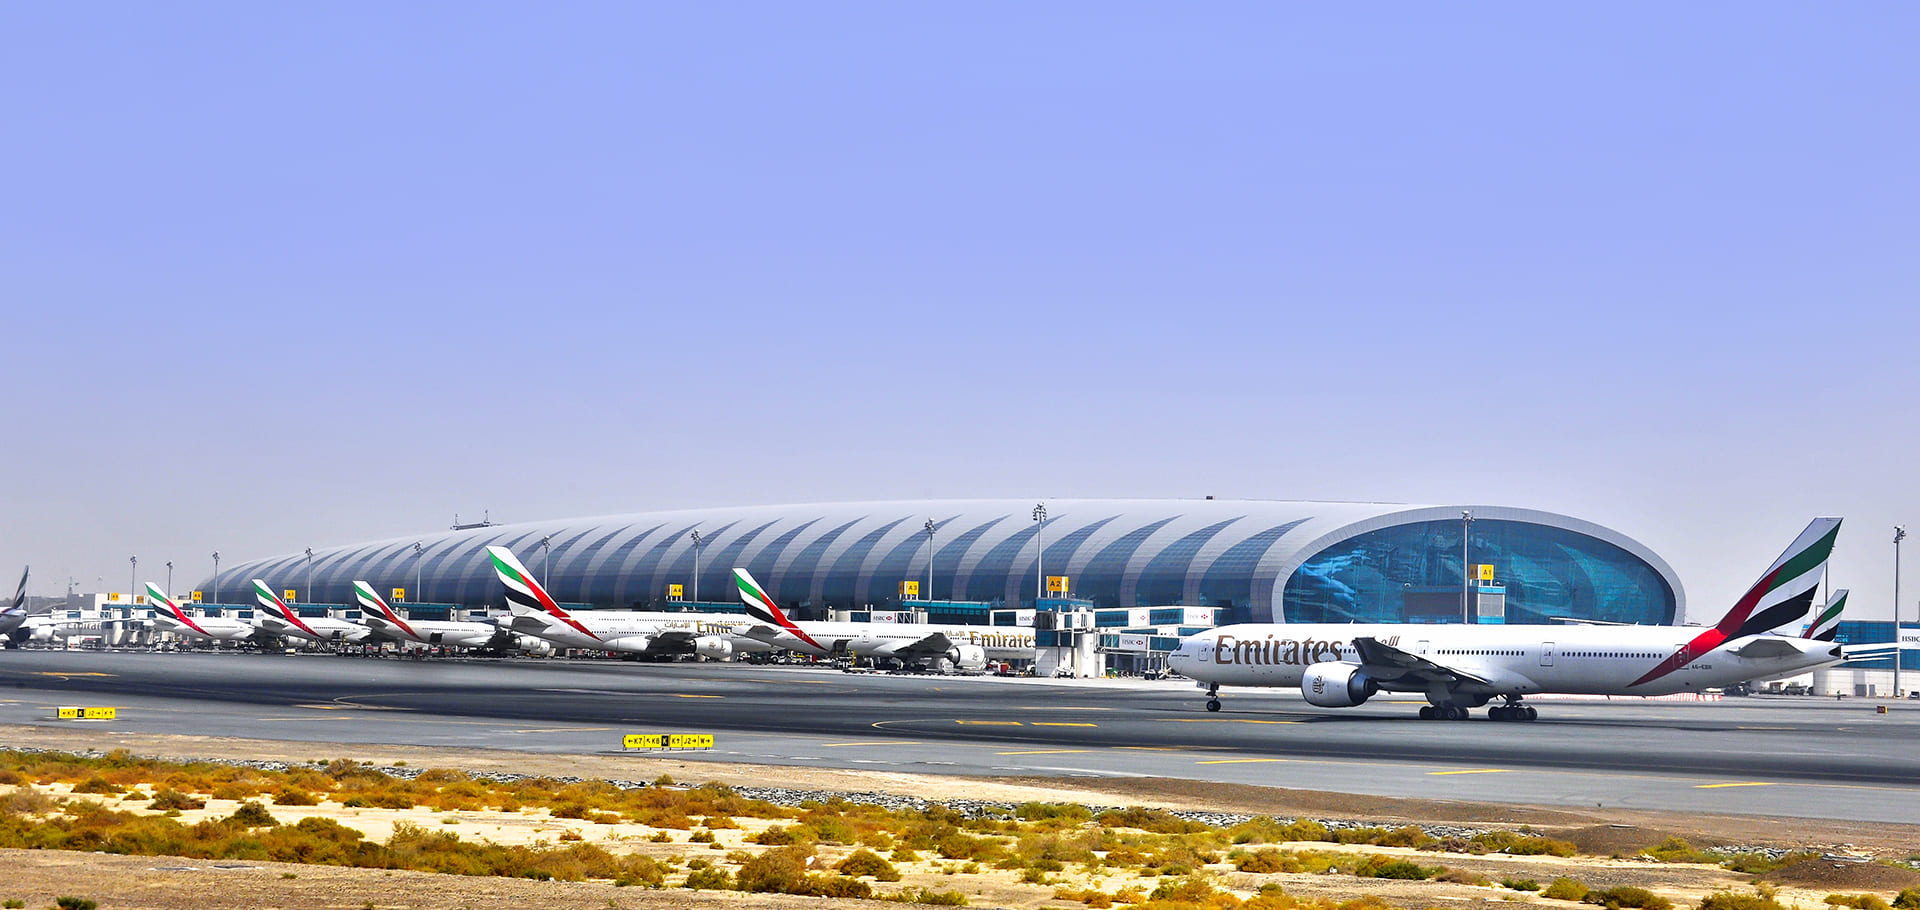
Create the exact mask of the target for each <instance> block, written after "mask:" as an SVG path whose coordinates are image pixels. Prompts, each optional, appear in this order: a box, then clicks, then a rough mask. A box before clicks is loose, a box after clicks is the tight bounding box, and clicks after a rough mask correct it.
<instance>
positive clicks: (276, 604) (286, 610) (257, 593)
mask: <svg viewBox="0 0 1920 910" xmlns="http://www.w3.org/2000/svg"><path fill="white" fill-rule="evenodd" d="M253 602H254V603H257V604H259V605H260V609H262V610H265V611H267V615H268V616H271V617H274V618H276V619H280V620H282V621H284V622H286V623H287V624H288V625H291V626H293V627H294V628H296V629H299V630H300V631H302V632H305V633H307V634H308V635H311V636H313V637H314V638H319V637H320V633H318V632H315V631H313V627H311V626H309V625H307V621H306V620H304V619H301V618H300V614H299V613H298V612H297V611H295V610H294V609H293V608H292V607H289V606H287V602H286V601H284V600H281V599H280V595H278V594H275V593H273V589H272V588H270V587H268V586H267V583H266V582H264V581H261V580H260V579H258V578H256V579H254V580H253Z"/></svg>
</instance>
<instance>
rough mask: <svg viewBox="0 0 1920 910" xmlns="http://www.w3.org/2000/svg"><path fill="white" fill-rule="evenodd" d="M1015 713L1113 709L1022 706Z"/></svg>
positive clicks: (1108, 709)
mask: <svg viewBox="0 0 1920 910" xmlns="http://www.w3.org/2000/svg"><path fill="white" fill-rule="evenodd" d="M1014 710H1015V711H1111V710H1113V709H1112V708H1095V707H1092V706H1089V705H1021V706H1020V707H1018V708H1015V709H1014Z"/></svg>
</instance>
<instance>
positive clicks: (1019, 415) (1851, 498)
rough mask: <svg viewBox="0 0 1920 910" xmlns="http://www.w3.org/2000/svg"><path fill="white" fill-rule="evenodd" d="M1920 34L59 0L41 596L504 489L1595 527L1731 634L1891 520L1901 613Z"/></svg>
mask: <svg viewBox="0 0 1920 910" xmlns="http://www.w3.org/2000/svg"><path fill="white" fill-rule="evenodd" d="M1916 34H1920V8H1917V7H1915V6H1913V5H1912V4H1899V3H1852V4H1841V5H1832V4H1798V3H1795V4H1788V3H1777V4H1770V3H1695V4H1678V5H1675V4H1653V3H1645V4H1625V5H1622V4H1586V5H1571V4H1548V5H1540V4H1518V3H1515V4H1480V5H1469V6H1459V5H1452V6H1433V5H1428V4H1398V5H1394V4H1389V5H1378V4H1376V5H1368V6H1363V7H1351V6H1338V5H1336V6H1327V5H1318V4H1270V3H1237V4H1235V3H1219V4H1206V5H1201V6H1199V7H1197V8H1196V7H1194V6H1192V5H1188V6H1176V5H1168V4H1124V3H1110V2H1100V3H1082V4H1069V3H1052V4H1030V3H952V4H944V5H937V4H919V3H872V4H856V3H764V4H754V3H728V4H680V5H672V6H668V5H642V4H633V3H618V4H585V3H565V4H552V5H541V6H530V5H525V4H475V3H448V4H440V5H435V4H400V5H396V4H376V3H341V4H264V5H263V4H242V3H235V4H228V5H216V4H203V3H183V4H165V5H140V4H118V5H110V6H98V5H84V4H82V5H74V4H10V5H7V6H5V7H0V93H3V94H0V101H3V102H4V104H0V110H3V111H4V116H5V118H6V122H7V127H6V129H5V131H4V135H5V137H6V139H5V141H4V143H0V163H3V164H4V167H5V171H4V172H5V175H6V177H5V196H4V211H5V217H0V281H4V289H3V290H0V293H4V297H5V300H6V307H5V309H6V313H7V318H6V321H5V330H4V331H5V339H6V340H5V349H6V352H7V354H6V360H7V372H8V374H9V375H10V376H11V377H13V380H12V382H11V383H10V384H9V387H8V388H9V394H8V395H7V396H6V399H7V404H6V409H7V411H6V420H5V431H4V432H6V434H7V435H8V437H9V438H10V442H8V443H7V444H6V445H5V446H4V449H5V454H4V455H0V464H3V465H4V468H5V470H4V471H3V472H0V475H3V476H0V484H4V492H5V498H4V507H3V509H0V512H3V517H0V571H6V570H5V568H4V567H5V565H7V564H18V563H20V562H32V563H33V564H34V566H35V567H36V571H37V572H38V573H39V577H40V581H39V583H38V584H37V585H36V588H37V590H39V591H40V592H42V593H54V592H56V591H58V590H62V589H64V586H65V582H66V577H67V576H68V575H72V576H74V577H76V578H78V579H80V588H81V590H91V589H94V588H95V587H96V584H95V583H94V579H95V578H96V577H101V578H104V579H105V581H104V582H103V583H102V584H101V585H100V587H104V589H106V590H122V589H124V587H125V585H126V578H127V568H128V565H127V556H128V555H129V554H138V555H139V557H140V559H141V565H142V567H143V574H145V575H148V576H149V577H153V578H156V579H157V578H159V577H161V575H162V574H163V572H164V570H163V569H162V568H161V563H163V562H164V561H166V560H168V559H172V560H174V561H176V563H177V564H178V565H179V567H180V569H179V571H178V572H177V573H176V578H177V580H178V585H177V586H184V585H186V584H190V583H192V582H193V581H195V580H198V579H199V578H201V577H203V576H204V575H205V574H206V573H207V570H208V569H209V568H210V565H209V560H208V558H207V554H209V553H210V552H212V551H213V550H215V549H219V550H221V551H222V553H223V555H225V556H226V557H227V558H229V559H236V560H237V559H240V558H245V557H251V556H259V555H268V554H273V553H282V552H289V551H294V550H298V549H299V548H300V547H302V546H306V545H310V544H311V545H315V546H319V545H328V544H337V543H348V542H354V541H359V540H367V539H373V538H378V537H384V536H392V535H402V534H410V533H415V532H418V531H423V530H429V529H434V528H441V527H444V526H446V525H447V524H448V523H449V522H450V521H451V519H452V516H453V513H455V512H459V513H460V514H461V515H462V516H463V517H468V516H478V514H479V513H480V512H481V510H482V509H490V510H491V511H492V514H493V516H494V517H495V518H496V519H505V520H528V519H540V518H559V517H566V516H575V515H588V514H603V513H610V512H622V511H635V510H641V509H651V508H668V507H693V506H700V505H740V504H753V503H777V502H798V501H831V500H843V499H881V498H919V497H924V496H1002V495H1006V496H1033V497H1035V498H1041V497H1070V496H1201V495H1207V494H1212V495H1217V496H1220V497H1223V498H1225V497H1247V498H1282V499H1315V498H1329V499H1372V500H1392V501H1409V502H1431V503H1456V502H1467V503H1491V504H1504V505H1515V506H1525V507H1532V508H1542V509H1549V510H1554V511H1560V512H1565V513H1568V514H1572V515H1575V516H1579V517H1582V518H1586V519H1590V520H1593V521H1598V522H1600V523H1602V524H1606V525H1609V526H1612V527H1615V528H1618V529H1620V530H1621V531H1624V532H1625V533H1627V534H1629V535H1631V536H1634V537H1636V538H1638V539H1640V540H1642V541H1644V542H1646V543H1647V544H1648V545H1650V546H1652V547H1653V548H1654V549H1656V550H1657V551H1659V552H1660V553H1662V554H1663V555H1665V556H1666V557H1667V558H1668V559H1669V560H1670V561H1671V562H1672V563H1673V565H1674V566H1675V568H1676V569H1677V570H1678V571H1679V572H1680V574H1681V575H1682V577H1683V579H1684V580H1685V582H1686V584H1687V588H1688V593H1689V600H1690V605H1691V608H1692V613H1693V618H1695V619H1703V618H1704V619H1706V620H1708V621H1711V619H1713V618H1715V617H1717V616H1718V614H1719V613H1720V612H1721V611H1722V609H1723V608H1724V606H1725V604H1726V603H1727V602H1728V601H1730V600H1731V599H1732V598H1733V597H1734V596H1735V595H1737V594H1738V592H1739V591H1740V590H1741V589H1742V588H1744V587H1745V586H1746V585H1747V583H1748V582H1750V581H1751V580H1752V579H1753V577H1754V576H1755V575H1756V574H1757V573H1758V572H1759V571H1760V569H1762V568H1763V567H1764V566H1765V565H1766V563H1767V562H1768V561H1769V560H1771V559H1772V558H1773V557H1774V555H1775V554H1776V553H1778V552H1779V550H1780V549H1781V548H1782V547H1784V546H1785V545H1786V543H1787V542H1788V541H1789V540H1790V539H1791V538H1792V537H1793V535H1794V534H1795V533H1796V532H1798V531H1799V529H1800V528H1801V526H1802V525H1803V524H1804V523H1805V521H1806V520H1807V519H1809V518H1810V517H1812V516H1813V515H1815V514H1843V515H1845V516H1847V518H1848V526H1847V528H1846V529H1845V530H1844V531H1843V532H1842V536H1841V544H1840V546H1841V549H1840V551H1839V555H1838V557H1837V561H1836V570H1837V580H1838V581H1839V583H1841V584H1845V585H1850V586H1852V587H1853V588H1854V589H1855V591H1856V593H1857V596H1856V598H1855V600H1854V604H1855V607H1856V611H1857V612H1858V613H1859V614H1861V615H1865V616H1879V617H1885V616H1886V615H1888V609H1889V600H1890V598H1891V587H1892V584H1891V575H1892V553H1891V550H1892V547H1891V544H1890V543H1889V542H1888V541H1889V539H1890V536H1891V530H1890V529H1891V526H1892V525H1893V524H1894V523H1895V522H1900V521H1913V522H1915V524H1916V529H1917V530H1920V496H1916V488H1915V482H1914V471H1913V468H1912V464H1913V461H1914V456H1915V453H1916V449H1917V448H1920V430H1917V429H1916V420H1915V416H1914V400H1915V391H1916V389H1920V368H1916V366H1915V362H1916V361H1915V347H1916V345H1915V342H1916V340H1920V315H1916V312H1917V308H1916V306H1915V303H1916V299H1917V298H1916V289H1920V257H1917V256H1916V252H1917V251H1920V244H1917V243H1916V234H1917V232H1916V226H1917V225H1916V213H1920V165H1917V164H1916V162H1920V147H1917V146H1920V143H1917V142H1916V140H1917V139H1920V118H1916V117H1915V115H1914V114H1915V111H1920V55H1916V54H1915V53H1914V44H1913V42H1914V36H1915V35H1916ZM1910 549H1920V539H1916V541H1915V547H1913V548H1910ZM1916 565H1920V564H1916ZM149 566H151V567H152V568H153V570H154V571H152V572H146V571H145V567H149ZM1910 575H1912V577H1911V578H1910V579H1909V580H1910V581H1911V582H1912V584H1911V585H1910V586H1909V587H1908V588H1907V593H1908V595H1909V599H1908V602H1909V607H1908V610H1907V615H1909V616H1912V615H1913V614H1914V608H1913V607H1912V603H1913V599H1914V596H1915V595H1920V573H1910ZM1708 614H1711V615H1708Z"/></svg>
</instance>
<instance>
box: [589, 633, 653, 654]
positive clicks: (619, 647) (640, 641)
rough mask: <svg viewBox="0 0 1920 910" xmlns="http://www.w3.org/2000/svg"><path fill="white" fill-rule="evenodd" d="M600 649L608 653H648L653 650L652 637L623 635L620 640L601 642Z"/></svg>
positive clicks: (610, 639) (613, 639)
mask: <svg viewBox="0 0 1920 910" xmlns="http://www.w3.org/2000/svg"><path fill="white" fill-rule="evenodd" d="M600 647H602V648H604V649H606V650H608V651H616V652H626V653H630V654H639V653H641V652H642V651H648V650H651V649H652V648H653V636H651V635H625V636H621V637H620V638H609V639H606V640H605V641H602V642H601V643H600Z"/></svg>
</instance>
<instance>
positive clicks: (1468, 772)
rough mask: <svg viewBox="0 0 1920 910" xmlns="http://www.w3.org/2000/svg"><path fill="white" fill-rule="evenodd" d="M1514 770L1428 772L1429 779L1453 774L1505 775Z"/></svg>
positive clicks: (1483, 769) (1480, 769)
mask: <svg viewBox="0 0 1920 910" xmlns="http://www.w3.org/2000/svg"><path fill="white" fill-rule="evenodd" d="M1511 770H1513V769H1512V768H1470V769H1468V770H1465V771H1428V772H1427V776H1428V777H1446V776H1448V775H1452V774H1505V773H1507V772H1508V771H1511Z"/></svg>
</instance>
